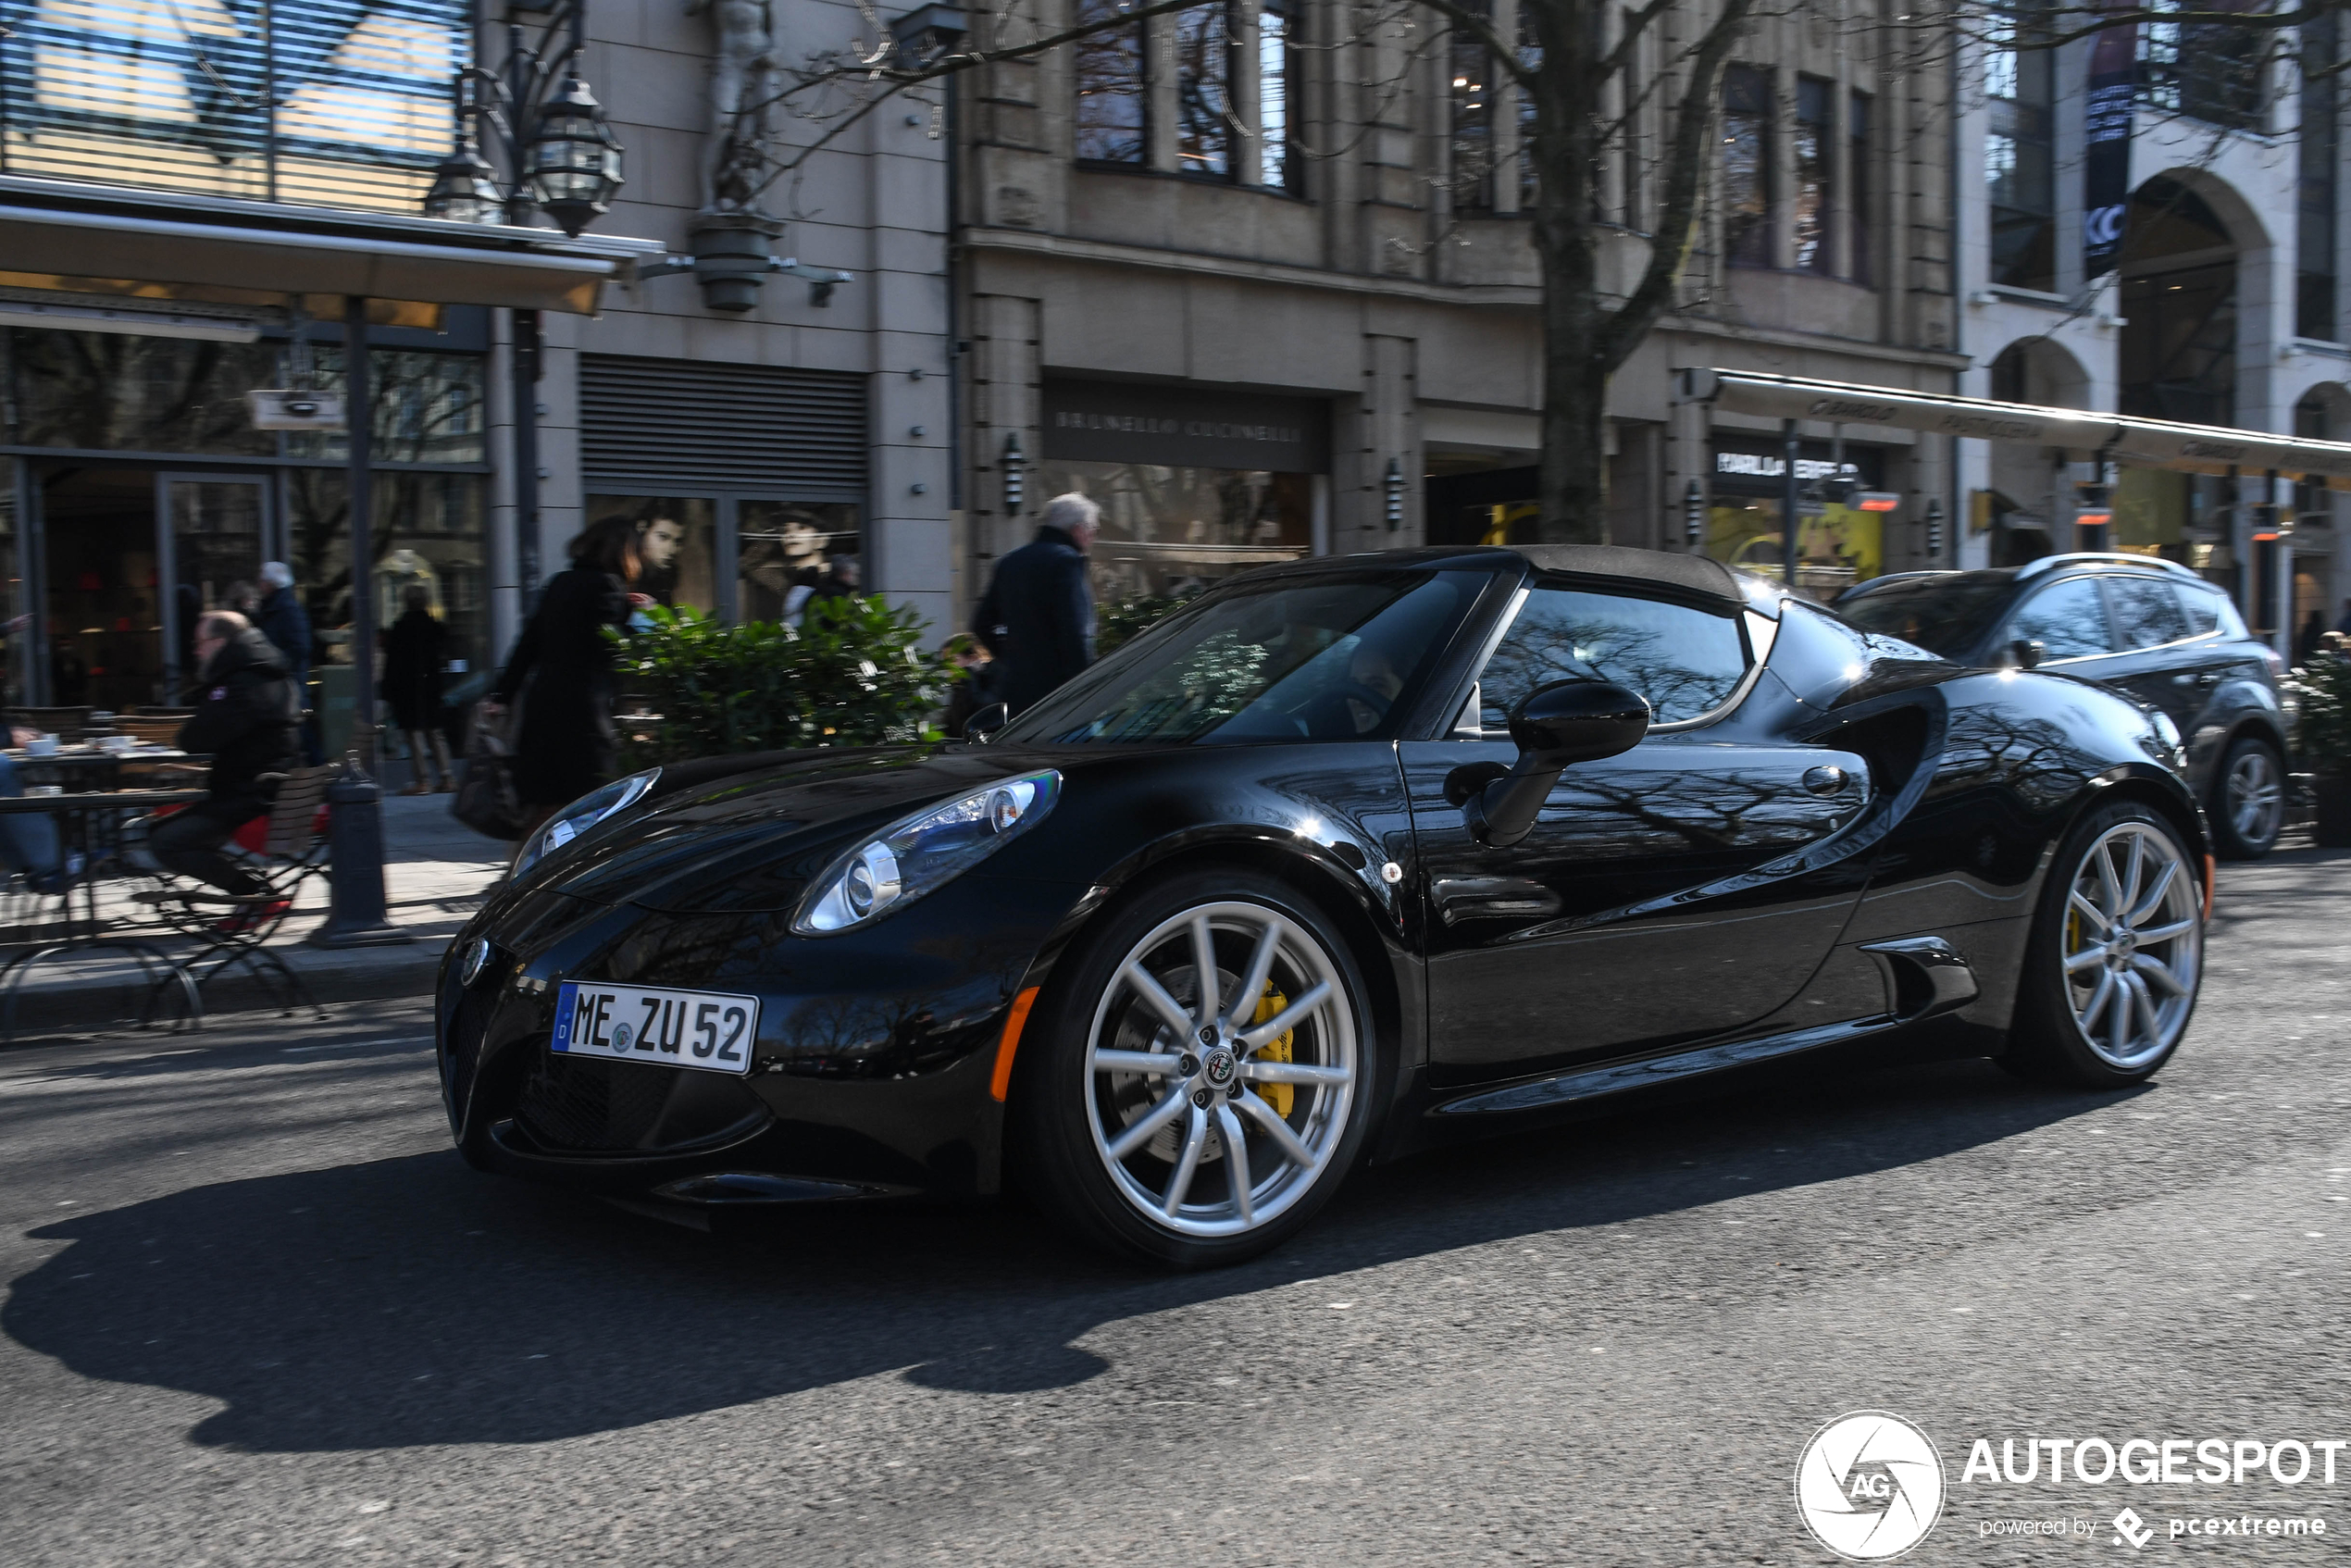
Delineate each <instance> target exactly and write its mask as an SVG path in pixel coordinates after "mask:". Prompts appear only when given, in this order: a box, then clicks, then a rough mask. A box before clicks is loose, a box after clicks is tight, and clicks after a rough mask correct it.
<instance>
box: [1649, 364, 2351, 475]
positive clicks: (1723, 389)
mask: <svg viewBox="0 0 2351 1568" xmlns="http://www.w3.org/2000/svg"><path fill="white" fill-rule="evenodd" d="M1685 374H1686V376H1687V377H1688V378H1689V380H1690V383H1691V384H1690V385H1689V388H1688V392H1687V396H1688V398H1689V399H1690V400H1692V401H1697V402H1703V403H1710V404H1713V405H1714V407H1716V408H1718V409H1721V410H1723V412H1725V413H1732V414H1750V415H1760V416H1761V417H1766V418H1773V419H1818V420H1823V421H1826V422H1828V423H1831V424H1843V425H1881V426H1885V427H1889V428H1891V429H1897V430H1924V431H1929V432H1932V433H1934V434H1936V435H1947V436H1964V437H1967V438H1969V439H1971V440H1975V441H2008V442H2022V443H2024V444H2027V445H2032V446H2049V447H2059V448H2062V449H2063V450H2065V451H2067V452H2070V453H2071V454H2073V455H2074V456H2075V457H2077V458H2080V459H2084V460H2087V459H2091V458H2097V457H2103V458H2105V459H2107V460H2108V461H2109V462H2113V463H2118V464H2121V465H2123V466H2125V467H2133V468H2169V469H2172V470H2174V471H2177V472H2182V473H2194V474H2225V473H2227V472H2228V471H2229V470H2230V469H2232V468H2234V469H2237V470H2238V471H2239V472H2242V473H2247V474H2258V473H2260V472H2262V471H2263V470H2265V469H2270V468H2275V469H2277V470H2278V471H2279V472H2281V473H2286V474H2297V475H2311V476H2323V477H2325V478H2326V479H2329V480H2330V481H2331V482H2332V485H2333V487H2334V488H2335V489H2338V490H2351V443H2346V442H2335V441H2313V440H2310V439H2308V438H2307V437H2303V436H2281V435H2271V434H2270V433H2268V432H2267V431H2261V430H2235V429H2227V428H2225V427H2223V426H2217V425H2180V424H2174V423H2172V422H2171V421H2170V420H2168V419H2139V418H2133V417H2129V416H2127V415H2121V414H2094V413H2089V412H2087V411H2085V410H2083V409H2079V408H2042V407H2036V406H2034V405H2033V404H2023V403H1996V402H1994V401H1992V400H1991V399H1989V398H1980V397H1952V396H1947V395H1945V394H1943V393H1940V392H1903V391H1900V390H1898V389H1896V388H1889V387H1868V386H1855V385H1852V384H1850V383H1847V382H1844V381H1815V380H1806V379H1805V378H1803V377H1800V376H1772V375H1764V374H1760V373H1758V372H1755V371H1751V370H1695V371H1688V372H1685Z"/></svg>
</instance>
